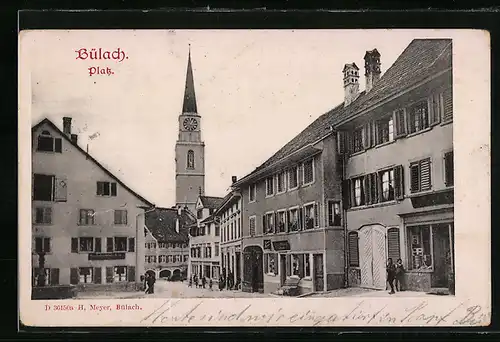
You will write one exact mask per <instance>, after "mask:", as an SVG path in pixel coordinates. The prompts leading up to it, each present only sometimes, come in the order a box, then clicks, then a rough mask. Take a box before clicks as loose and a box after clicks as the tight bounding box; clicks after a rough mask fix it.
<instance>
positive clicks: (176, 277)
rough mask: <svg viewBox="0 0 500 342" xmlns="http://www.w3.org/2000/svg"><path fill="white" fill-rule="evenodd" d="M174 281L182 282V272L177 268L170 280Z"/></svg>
mask: <svg viewBox="0 0 500 342" xmlns="http://www.w3.org/2000/svg"><path fill="white" fill-rule="evenodd" d="M170 280H172V281H179V280H181V270H180V269H178V268H176V269H175V270H174V272H172V277H171V278H170Z"/></svg>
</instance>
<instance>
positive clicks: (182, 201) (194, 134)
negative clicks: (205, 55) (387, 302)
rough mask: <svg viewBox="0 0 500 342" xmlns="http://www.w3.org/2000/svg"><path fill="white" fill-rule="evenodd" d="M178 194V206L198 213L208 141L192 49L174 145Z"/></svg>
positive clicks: (176, 194)
mask: <svg viewBox="0 0 500 342" xmlns="http://www.w3.org/2000/svg"><path fill="white" fill-rule="evenodd" d="M175 183H176V188H175V189H176V190H175V197H176V200H175V201H176V206H177V207H182V208H184V207H186V206H187V207H188V208H189V210H191V212H192V213H195V212H196V201H197V199H198V196H200V195H204V194H205V143H204V142H203V140H202V138H201V116H200V115H199V114H198V107H197V104H196V94H195V90H194V78H193V69H192V65H191V51H190V52H189V56H188V65H187V73H186V85H185V90H184V102H183V105H182V113H181V115H179V137H178V139H177V142H176V144H175Z"/></svg>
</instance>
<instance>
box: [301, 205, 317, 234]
mask: <svg viewBox="0 0 500 342" xmlns="http://www.w3.org/2000/svg"><path fill="white" fill-rule="evenodd" d="M315 205H316V202H309V203H305V204H304V206H303V207H304V212H303V217H302V221H303V222H302V224H303V225H304V226H303V227H302V228H303V230H313V229H314V228H317V225H316V221H317V220H318V218H317V217H316V212H315V210H314V209H315V208H314V206H315ZM307 207H312V213H313V226H312V228H309V229H308V228H306V208H307Z"/></svg>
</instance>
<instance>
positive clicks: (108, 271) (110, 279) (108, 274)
mask: <svg viewBox="0 0 500 342" xmlns="http://www.w3.org/2000/svg"><path fill="white" fill-rule="evenodd" d="M112 282H113V267H112V266H111V267H106V283H112Z"/></svg>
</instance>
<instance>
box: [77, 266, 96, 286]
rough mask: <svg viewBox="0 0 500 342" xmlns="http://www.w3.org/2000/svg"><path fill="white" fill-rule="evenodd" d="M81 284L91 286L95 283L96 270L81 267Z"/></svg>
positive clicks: (79, 271) (79, 270)
mask: <svg viewBox="0 0 500 342" xmlns="http://www.w3.org/2000/svg"><path fill="white" fill-rule="evenodd" d="M78 274H79V277H80V284H90V283H92V282H93V281H94V269H93V268H92V267H80V268H79V269H78Z"/></svg>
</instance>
